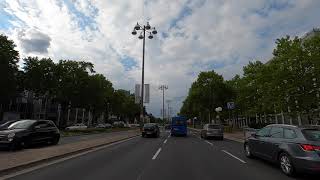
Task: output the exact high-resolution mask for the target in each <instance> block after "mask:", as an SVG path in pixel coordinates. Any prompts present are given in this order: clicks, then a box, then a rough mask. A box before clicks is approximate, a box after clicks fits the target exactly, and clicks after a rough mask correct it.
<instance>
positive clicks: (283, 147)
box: [244, 124, 320, 176]
mask: <svg viewBox="0 0 320 180" xmlns="http://www.w3.org/2000/svg"><path fill="white" fill-rule="evenodd" d="M244 152H245V155H246V156H247V157H259V158H262V159H265V160H268V161H271V162H274V163H276V164H279V166H280V169H281V170H282V172H283V173H285V174H286V175H289V176H292V175H294V174H295V172H306V171H307V172H315V173H319V174H320V127H319V126H309V127H300V126H293V125H284V124H273V125H268V126H266V127H264V128H262V129H261V130H259V131H258V132H257V133H254V134H252V135H251V137H249V138H247V139H246V141H245V143H244Z"/></svg>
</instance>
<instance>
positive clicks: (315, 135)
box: [302, 129, 320, 141]
mask: <svg viewBox="0 0 320 180" xmlns="http://www.w3.org/2000/svg"><path fill="white" fill-rule="evenodd" d="M302 133H303V135H304V136H305V137H306V139H307V140H309V141H320V129H304V130H302Z"/></svg>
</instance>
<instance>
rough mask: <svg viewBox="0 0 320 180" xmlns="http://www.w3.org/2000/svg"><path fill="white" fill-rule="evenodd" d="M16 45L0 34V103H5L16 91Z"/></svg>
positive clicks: (17, 60) (17, 59) (17, 53)
mask: <svg viewBox="0 0 320 180" xmlns="http://www.w3.org/2000/svg"><path fill="white" fill-rule="evenodd" d="M15 47H16V45H15V44H14V42H13V41H11V40H9V39H8V38H7V37H6V36H4V35H2V34H0V86H1V87H0V103H1V104H3V103H6V102H8V101H9V100H10V98H12V97H13V96H15V95H16V93H17V88H18V86H17V81H18V80H17V76H18V75H20V74H18V73H19V72H18V65H17V63H18V62H19V52H18V51H16V50H15V49H14V48H15Z"/></svg>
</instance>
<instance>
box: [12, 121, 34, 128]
mask: <svg viewBox="0 0 320 180" xmlns="http://www.w3.org/2000/svg"><path fill="white" fill-rule="evenodd" d="M35 122H36V121H35V120H22V121H18V122H15V123H13V124H11V125H10V126H9V127H8V129H28V128H29V127H30V126H32V125H33V124H34V123H35Z"/></svg>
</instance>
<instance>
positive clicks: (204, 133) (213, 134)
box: [200, 124, 223, 140]
mask: <svg viewBox="0 0 320 180" xmlns="http://www.w3.org/2000/svg"><path fill="white" fill-rule="evenodd" d="M200 136H201V138H204V139H207V138H219V139H220V140H223V125H221V124H205V125H204V126H203V129H202V130H201V134H200Z"/></svg>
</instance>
